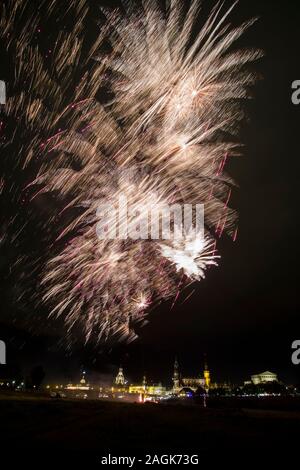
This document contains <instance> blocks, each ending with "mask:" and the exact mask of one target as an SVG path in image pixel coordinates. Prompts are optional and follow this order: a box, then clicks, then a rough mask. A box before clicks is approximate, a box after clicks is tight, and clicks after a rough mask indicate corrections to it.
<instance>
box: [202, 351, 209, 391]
mask: <svg viewBox="0 0 300 470" xmlns="http://www.w3.org/2000/svg"><path fill="white" fill-rule="evenodd" d="M203 375H204V382H205V383H204V386H205V389H206V390H209V387H210V372H209V370H208V366H207V362H206V358H205V362H204V373H203Z"/></svg>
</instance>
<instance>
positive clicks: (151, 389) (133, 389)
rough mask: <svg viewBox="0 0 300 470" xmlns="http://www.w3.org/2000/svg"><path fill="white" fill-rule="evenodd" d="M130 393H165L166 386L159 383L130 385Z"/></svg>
mask: <svg viewBox="0 0 300 470" xmlns="http://www.w3.org/2000/svg"><path fill="white" fill-rule="evenodd" d="M129 393H136V394H141V393H142V394H146V395H164V394H165V393H166V387H162V385H161V384H158V385H144V384H142V385H130V386H129Z"/></svg>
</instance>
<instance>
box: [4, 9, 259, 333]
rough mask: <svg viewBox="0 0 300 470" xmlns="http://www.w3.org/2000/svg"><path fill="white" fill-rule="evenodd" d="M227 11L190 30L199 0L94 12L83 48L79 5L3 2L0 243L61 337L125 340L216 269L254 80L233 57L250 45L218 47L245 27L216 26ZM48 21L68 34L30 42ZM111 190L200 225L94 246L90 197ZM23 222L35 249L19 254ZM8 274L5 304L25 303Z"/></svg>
mask: <svg viewBox="0 0 300 470" xmlns="http://www.w3.org/2000/svg"><path fill="white" fill-rule="evenodd" d="M27 10H28V11H29V12H27ZM231 10H232V8H230V9H229V10H228V11H226V12H223V9H222V5H221V4H219V3H218V4H217V5H216V6H215V8H214V9H213V10H212V12H211V14H210V15H209V17H208V18H207V19H206V21H203V25H202V27H201V28H200V30H199V18H200V19H201V14H200V13H201V12H200V3H199V1H198V0H193V1H192V2H191V3H190V6H189V7H188V8H184V3H183V1H181V0H171V1H170V2H167V5H166V9H165V10H164V11H163V10H162V9H161V7H159V5H158V4H156V2H154V1H151V2H150V1H147V0H145V1H144V2H143V4H142V6H137V5H135V4H134V2H125V1H124V3H123V7H122V9H120V10H106V9H102V10H101V22H100V23H99V27H98V31H97V32H96V34H95V38H94V40H93V41H91V40H90V38H89V39H88V36H89V35H88V34H87V33H88V29H89V28H88V24H89V23H90V22H92V24H95V22H94V19H93V18H92V17H91V12H90V9H89V7H88V3H87V2H86V1H85V0H79V1H77V2H69V8H68V9H67V10H66V11H61V8H60V2H58V1H55V0H53V1H52V2H45V3H44V2H42V5H41V7H40V8H39V9H38V11H36V12H34V13H30V3H29V2H26V1H22V0H17V1H13V2H8V6H7V8H6V9H3V11H2V15H1V23H0V28H1V38H2V41H3V43H5V44H6V46H7V50H8V51H9V52H10V53H11V54H12V55H13V56H14V62H15V71H14V81H13V84H12V85H11V86H10V87H9V90H8V97H7V105H6V109H5V112H6V116H5V118H4V121H5V133H6V137H5V140H2V143H1V145H2V149H3V151H4V152H5V155H6V156H7V158H6V159H5V160H4V161H5V164H4V168H3V169H4V172H3V173H4V176H3V181H2V182H1V191H2V195H3V197H5V194H6V193H7V194H9V198H10V204H11V206H12V207H11V209H12V210H11V211H10V214H13V215H6V216H5V219H4V220H5V224H4V225H3V226H5V229H6V234H5V236H4V242H3V243H4V245H5V240H11V239H13V240H14V242H15V243H16V245H17V246H18V250H19V252H20V256H19V257H17V259H16V260H14V261H13V263H12V271H13V272H14V273H17V272H18V273H20V272H25V273H26V272H27V273H28V274H29V275H28V277H29V278H30V277H32V276H33V275H34V276H36V278H37V279H38V280H39V287H38V288H37V289H36V288H35V289H34V290H33V292H32V294H31V300H33V301H34V302H37V303H41V302H43V303H44V304H46V305H47V308H48V309H49V312H50V313H49V316H50V318H63V319H64V322H65V325H66V334H67V336H68V337H69V338H72V335H73V336H74V335H75V336H76V335H77V334H78V331H81V332H83V333H84V336H85V339H86V341H88V340H97V341H101V340H105V339H108V338H111V337H115V338H118V339H126V340H128V341H130V340H132V339H134V338H135V337H136V333H135V329H134V328H135V325H136V324H140V325H143V324H145V322H146V321H147V320H146V317H147V314H148V313H149V311H150V310H151V308H153V307H154V306H155V305H157V303H159V302H160V301H162V300H164V299H168V298H173V299H174V298H177V295H178V289H179V288H180V289H181V288H184V286H185V285H187V284H189V283H190V282H192V281H196V280H200V279H201V278H203V277H204V273H205V270H206V268H207V267H208V266H209V265H212V264H216V260H217V255H216V239H217V238H219V237H220V236H221V235H222V233H227V234H229V235H231V236H232V237H234V238H235V234H236V214H235V212H234V211H233V210H232V209H230V208H229V207H228V203H229V199H230V193H231V188H232V186H233V185H234V182H233V181H232V180H231V178H230V177H229V176H228V175H226V174H225V173H224V166H225V163H226V159H227V158H228V156H231V155H235V154H238V152H239V146H238V144H237V143H236V140H237V139H236V138H234V139H233V138H230V136H233V135H235V134H236V132H237V130H238V124H239V122H240V120H241V119H242V116H243V115H242V112H241V108H240V103H241V100H242V99H244V98H247V96H248V94H247V90H248V88H249V85H251V84H252V83H253V81H254V77H253V75H252V74H251V73H250V72H249V71H245V64H247V63H248V62H250V61H253V60H255V59H257V58H258V57H259V56H260V52H257V51H252V50H251V51H243V52H239V51H238V52H230V53H229V52H228V49H229V48H231V46H232V44H233V43H234V42H235V41H236V40H237V39H238V38H239V37H240V35H241V34H242V33H243V31H244V30H245V29H246V28H247V27H248V26H250V25H251V24H252V22H253V21H249V22H248V23H245V24H243V25H242V26H240V27H237V28H231V27H229V25H228V23H227V21H228V15H229V14H230V12H231ZM25 13H26V14H27V17H28V18H29V19H28V21H27V22H26V25H25V27H23V28H21V29H20V27H19V20H20V18H21V17H22V15H25ZM57 17H58V18H59V21H60V22H66V24H68V25H69V26H68V28H67V29H64V30H63V31H59V32H57V31H56V33H55V35H54V37H51V39H48V38H44V39H43V38H42V37H41V36H42V29H41V27H40V24H43V18H46V19H47V21H49V22H51V21H54V18H55V21H56V22H57V21H58V20H57ZM59 21H58V23H59ZM53 34H54V33H53V32H52V36H53ZM12 156H13V157H12ZM12 169H13V171H12ZM17 172H19V175H21V176H19V177H18V178H16V179H15V178H14V176H12V175H15V174H16V173H17ZM121 196H123V197H124V196H126V198H127V200H128V201H129V203H130V206H131V207H132V208H136V207H141V206H143V207H150V208H151V211H152V213H154V214H155V213H157V215H158V217H160V215H159V214H160V212H161V208H162V207H166V206H169V205H170V204H180V205H183V204H191V205H195V204H204V210H205V230H204V233H203V234H199V233H194V234H191V233H190V232H188V231H187V232H184V233H185V235H184V236H183V238H182V239H181V240H177V239H176V237H174V238H173V239H171V240H159V239H152V238H148V239H137V240H133V239H130V238H128V237H127V238H126V237H123V238H122V237H115V238H107V239H100V238H99V237H98V236H97V230H96V227H97V223H98V219H97V210H98V207H99V203H100V202H101V201H109V202H110V204H115V203H116V201H118V200H119V198H120V197H121ZM43 205H44V206H45V207H44V208H43V207H42V206H43ZM20 206H21V207H24V214H23V215H22V214H21V215H20V211H17V209H16V208H17V207H20ZM43 210H45V212H46V214H44V213H42V212H43ZM14 211H15V213H14ZM131 217H132V219H133V216H131ZM144 219H145V215H144V214H140V216H139V218H138V222H139V223H141V222H144ZM122 223H124V221H123V222H121V225H122ZM126 223H128V221H126ZM129 223H131V224H136V223H137V219H136V218H135V219H134V220H130V217H129ZM33 225H34V230H35V232H34V233H37V228H38V233H39V236H40V240H41V242H40V244H39V251H36V252H32V250H31V253H30V254H28V250H27V252H26V250H24V239H26V237H27V238H28V236H29V237H30V235H28V234H30V230H31V229H32V227H33ZM108 225H110V224H108ZM40 245H41V246H40ZM24 251H25V252H26V254H24ZM25 264H26V269H25ZM16 276H17V274H16ZM21 282H22V286H23V287H22V289H20V295H19V297H18V299H17V300H20V299H24V298H25V297H26V296H27V298H28V297H30V296H29V290H28V289H29V288H28V283H26V275H25V274H22V277H21Z"/></svg>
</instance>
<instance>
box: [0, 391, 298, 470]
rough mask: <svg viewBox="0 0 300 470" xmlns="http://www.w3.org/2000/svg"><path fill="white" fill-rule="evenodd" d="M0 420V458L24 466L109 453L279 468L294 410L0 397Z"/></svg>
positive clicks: (285, 458)
mask: <svg viewBox="0 0 300 470" xmlns="http://www.w3.org/2000/svg"><path fill="white" fill-rule="evenodd" d="M0 420H1V426H0V429H1V430H0V439H1V441H0V442H1V447H0V458H1V457H2V456H3V454H4V453H6V454H8V455H9V456H10V461H11V463H13V462H14V461H21V462H23V463H29V464H31V465H32V466H31V468H36V467H41V468H43V465H44V463H50V462H51V463H53V464H55V463H56V464H58V463H59V462H60V463H63V462H64V463H65V462H69V463H73V462H75V461H77V462H81V461H83V462H85V463H86V464H87V463H89V464H96V468H97V467H98V465H99V466H101V467H103V465H100V460H101V457H102V456H107V455H108V454H109V453H110V454H112V455H115V456H118V455H122V456H144V455H146V454H152V455H155V454H160V455H161V454H174V453H175V454H184V453H187V454H189V455H192V454H198V455H199V460H200V463H201V461H202V462H203V463H204V462H206V461H207V459H209V461H210V462H214V461H215V460H216V461H220V460H222V461H223V462H224V464H225V463H226V466H227V465H230V463H233V462H237V463H239V464H240V465H241V467H243V466H244V465H245V464H246V463H248V464H251V462H252V465H253V466H255V465H256V463H257V461H259V462H260V464H262V462H264V463H266V464H267V463H270V462H271V461H272V462H273V461H277V462H278V461H280V460H282V462H284V463H285V468H287V467H286V465H287V463H288V462H289V463H297V460H295V458H296V455H297V451H298V447H299V445H300V411H298V410H297V411H279V410H258V409H244V408H236V409H234V408H222V409H220V408H219V409H208V408H207V409H203V408H201V407H199V406H194V405H191V406H190V405H188V406H182V405H155V404H129V403H110V402H101V401H92V400H91V401H83V400H82V401H81V400H77V401H76V400H51V399H48V398H27V399H24V398H22V397H20V398H19V399H18V398H11V397H1V399H0ZM141 465H142V464H139V463H136V465H135V466H134V468H138V467H139V466H140V467H141ZM122 466H123V467H124V468H128V467H126V465H122ZM156 466H157V465H156ZM159 466H160V465H159ZM56 468H60V465H58V467H56ZM93 468H94V467H93ZM104 468H105V467H104Z"/></svg>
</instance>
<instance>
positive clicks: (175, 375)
mask: <svg viewBox="0 0 300 470" xmlns="http://www.w3.org/2000/svg"><path fill="white" fill-rule="evenodd" d="M172 380H173V392H177V391H178V389H179V364H178V361H177V357H175V362H174V372H173V379H172Z"/></svg>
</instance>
